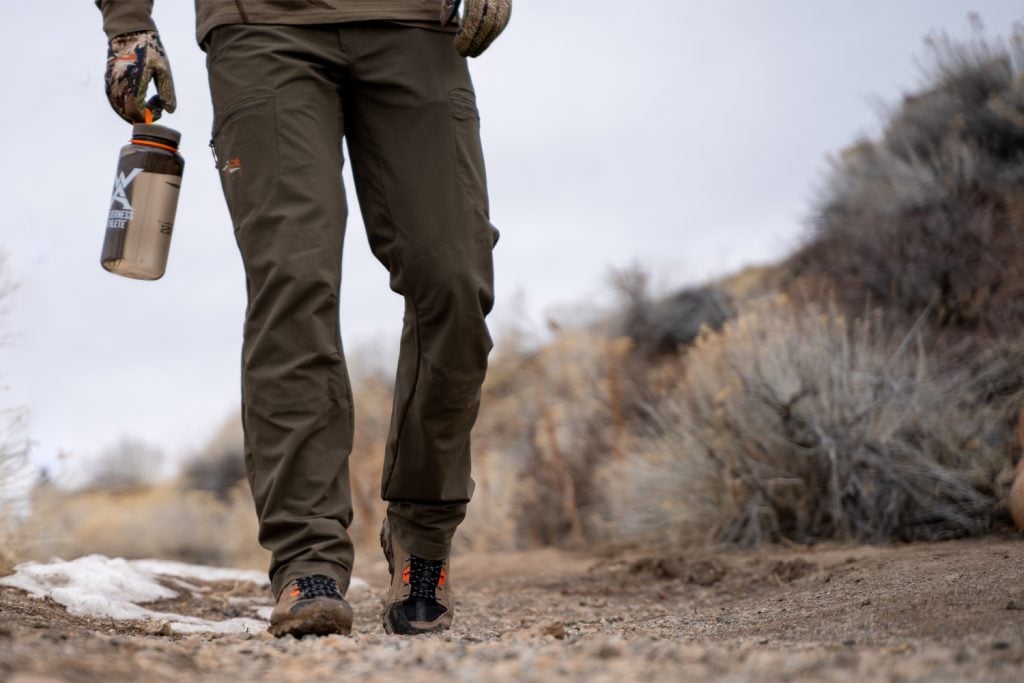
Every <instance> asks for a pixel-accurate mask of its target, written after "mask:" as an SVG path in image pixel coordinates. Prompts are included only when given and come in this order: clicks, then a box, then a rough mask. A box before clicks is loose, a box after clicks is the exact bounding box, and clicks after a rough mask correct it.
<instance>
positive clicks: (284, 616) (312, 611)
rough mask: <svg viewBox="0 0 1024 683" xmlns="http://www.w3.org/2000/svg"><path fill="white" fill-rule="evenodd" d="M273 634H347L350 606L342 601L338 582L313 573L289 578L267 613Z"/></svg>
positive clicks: (278, 635) (350, 623) (349, 629)
mask: <svg viewBox="0 0 1024 683" xmlns="http://www.w3.org/2000/svg"><path fill="white" fill-rule="evenodd" d="M268 630H269V631H270V632H271V633H272V634H274V635H275V636H277V637H278V638H280V637H281V636H286V635H293V636H295V637H296V638H301V637H302V636H306V635H318V636H324V635H328V634H331V633H341V634H343V635H348V634H349V633H350V632H351V631H352V608H351V607H349V606H348V603H347V602H345V598H343V597H342V595H341V591H339V590H338V583H337V582H336V581H335V580H334V579H332V578H331V577H329V576H324V575H323V574H314V575H312V576H301V577H299V578H297V579H294V580H292V581H289V582H288V583H287V584H286V585H285V587H284V590H282V591H281V597H279V598H278V599H277V604H276V605H275V606H274V611H273V612H272V613H271V614H270V628H269V629H268Z"/></svg>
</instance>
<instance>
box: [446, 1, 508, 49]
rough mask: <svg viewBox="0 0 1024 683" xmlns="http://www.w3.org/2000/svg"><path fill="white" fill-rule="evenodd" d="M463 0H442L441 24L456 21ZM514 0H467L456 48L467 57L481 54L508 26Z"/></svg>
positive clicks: (456, 36) (456, 39) (457, 34)
mask: <svg viewBox="0 0 1024 683" xmlns="http://www.w3.org/2000/svg"><path fill="white" fill-rule="evenodd" d="M460 2H461V0H442V2H441V25H442V26H447V25H448V24H451V23H452V22H454V21H455V18H456V16H457V15H458V12H459V4H460ZM511 16H512V0H466V9H465V11H464V12H463V16H462V25H461V26H459V31H458V33H456V34H455V49H456V50H458V51H459V54H460V55H462V56H463V57H479V56H480V55H481V54H482V53H483V51H484V50H486V49H487V47H488V46H489V45H490V44H491V43H493V42H494V39H495V38H497V37H498V36H499V35H501V32H502V31H504V30H505V27H506V26H508V20H509V18H511Z"/></svg>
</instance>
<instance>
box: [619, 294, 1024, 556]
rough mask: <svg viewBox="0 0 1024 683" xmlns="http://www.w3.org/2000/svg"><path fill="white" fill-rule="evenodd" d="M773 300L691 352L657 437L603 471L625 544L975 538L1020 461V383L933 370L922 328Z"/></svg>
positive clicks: (996, 363) (992, 362) (995, 365)
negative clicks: (902, 328) (894, 327)
mask: <svg viewBox="0 0 1024 683" xmlns="http://www.w3.org/2000/svg"><path fill="white" fill-rule="evenodd" d="M889 329H891V326H889V325H887V324H886V322H885V321H884V319H883V318H882V317H881V316H879V317H877V318H875V319H872V320H869V321H857V322H854V323H849V322H847V320H846V319H845V318H844V317H843V316H842V315H841V314H840V313H839V312H838V311H837V310H836V309H835V308H834V307H820V306H813V305H812V306H808V307H805V308H794V307H793V306H792V305H791V303H790V302H789V301H788V300H785V299H782V298H780V299H779V300H776V301H774V302H772V303H770V304H763V305H761V306H758V307H757V308H755V309H753V310H750V311H748V312H746V313H745V314H744V315H742V316H740V318H738V319H737V320H735V321H733V322H731V323H729V324H727V325H726V327H725V329H724V330H723V331H722V333H721V334H717V335H707V336H705V337H704V338H703V339H701V340H700V341H699V342H698V343H697V345H696V346H695V348H694V349H693V350H692V351H691V352H690V354H689V355H688V356H687V358H686V359H685V361H684V363H683V367H682V368H681V370H680V374H681V381H680V383H679V385H678V387H677V388H676V389H675V390H673V391H672V392H671V393H670V394H669V395H668V396H666V397H665V399H664V400H663V401H662V402H661V403H660V404H659V405H658V406H656V407H655V409H656V410H657V411H658V412H659V414H660V415H661V418H662V424H663V433H662V435H661V436H659V437H658V438H656V439H639V440H637V441H635V442H634V444H633V448H632V449H631V453H630V456H629V458H628V459H627V461H626V462H624V463H620V464H612V465H611V466H610V467H608V468H607V471H606V481H608V492H609V497H608V507H609V511H610V513H611V519H612V520H614V522H615V523H614V524H613V527H614V528H615V531H616V532H617V533H619V534H622V533H662V534H663V535H665V534H664V532H665V530H666V529H667V530H669V533H668V534H667V536H668V537H671V538H673V539H674V540H677V541H692V540H693V539H694V538H703V539H704V540H707V541H712V540H713V541H720V542H727V543H738V544H742V545H756V544H758V543H762V542H766V541H780V540H792V541H797V542H801V543H809V542H815V541H818V540H823V539H840V540H856V541H883V540H890V539H901V540H917V539H936V538H947V537H951V536H959V535H967V534H977V533H981V532H983V531H985V530H987V529H988V528H989V526H990V524H991V521H992V519H993V516H994V515H995V514H997V512H998V511H999V506H1000V502H1001V493H1002V491H1001V490H1000V481H1001V479H1000V477H1001V476H1002V475H1003V473H1004V472H1006V471H1007V470H1009V469H1010V467H1011V465H1012V457H1013V455H1014V454H1016V452H1017V445H1016V443H1015V440H1014V436H1013V431H1012V425H1013V423H1014V421H1015V418H1016V410H1017V408H1018V407H1019V405H1020V400H1021V388H1020V386H1019V385H1018V387H1017V390H1016V391H1015V392H1013V393H1011V394H1009V395H1005V396H1002V397H999V398H992V397H989V399H988V400H984V396H983V395H982V392H980V391H979V387H978V383H979V379H978V378H979V376H981V375H983V374H984V373H986V372H989V373H995V374H1003V373H1005V372H1006V371H1007V367H1006V365H1005V363H1006V361H1007V359H1005V358H997V357H992V358H989V359H988V361H987V365H986V367H983V368H980V370H981V372H980V373H977V372H970V371H965V370H962V369H958V368H949V367H942V366H933V365H932V364H931V362H930V359H929V358H928V355H927V354H926V352H925V351H924V346H925V343H924V342H925V339H924V337H923V335H922V334H921V333H919V332H918V333H914V334H911V335H908V336H904V337H902V338H894V337H893V336H892V334H891V333H889V332H888V330H889Z"/></svg>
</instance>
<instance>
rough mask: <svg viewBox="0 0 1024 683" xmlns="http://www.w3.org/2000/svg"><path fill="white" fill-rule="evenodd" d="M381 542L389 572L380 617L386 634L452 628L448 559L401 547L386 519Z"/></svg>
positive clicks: (453, 605)
mask: <svg viewBox="0 0 1024 683" xmlns="http://www.w3.org/2000/svg"><path fill="white" fill-rule="evenodd" d="M380 544H381V547H382V548H383V549H384V557H386V558H387V560H388V571H390V572H391V585H390V586H389V588H388V596H387V598H385V600H384V613H383V615H382V620H383V622H384V630H385V631H386V632H387V633H394V634H399V635H417V634H420V633H433V632H436V631H444V630H446V629H448V628H450V627H451V625H452V618H453V617H454V616H455V602H454V600H453V599H452V593H451V578H450V576H449V572H448V560H447V559H444V560H425V559H423V558H421V557H416V556H415V555H410V554H409V553H408V552H406V551H405V550H403V549H402V547H401V546H400V545H399V544H398V541H397V540H395V537H394V536H393V535H392V534H391V527H390V525H389V524H388V521H387V519H385V520H384V526H382V527H381V530H380Z"/></svg>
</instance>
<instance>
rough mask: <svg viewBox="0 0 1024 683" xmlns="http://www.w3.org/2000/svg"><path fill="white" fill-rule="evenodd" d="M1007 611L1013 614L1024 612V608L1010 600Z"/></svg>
mask: <svg viewBox="0 0 1024 683" xmlns="http://www.w3.org/2000/svg"><path fill="white" fill-rule="evenodd" d="M1006 609H1008V610H1010V611H1011V612H1018V611H1020V610H1024V606H1022V605H1021V604H1020V603H1019V602H1017V601H1016V600H1010V602H1008V603H1006Z"/></svg>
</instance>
